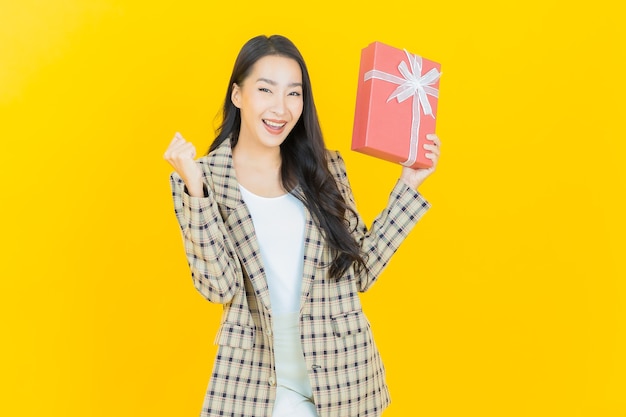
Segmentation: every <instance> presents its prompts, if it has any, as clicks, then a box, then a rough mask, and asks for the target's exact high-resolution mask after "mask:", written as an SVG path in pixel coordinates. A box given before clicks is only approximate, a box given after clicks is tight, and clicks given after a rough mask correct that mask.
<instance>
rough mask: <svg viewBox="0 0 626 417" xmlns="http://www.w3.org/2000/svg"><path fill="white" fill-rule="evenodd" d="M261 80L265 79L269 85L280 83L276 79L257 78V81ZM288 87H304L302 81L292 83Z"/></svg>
mask: <svg viewBox="0 0 626 417" xmlns="http://www.w3.org/2000/svg"><path fill="white" fill-rule="evenodd" d="M259 81H263V82H265V83H268V84H269V85H277V84H278V83H277V82H276V81H274V80H270V79H269V78H259V79H258V80H256V82H257V83H258V82H259ZM287 87H302V83H291V84H289V85H288V86H287Z"/></svg>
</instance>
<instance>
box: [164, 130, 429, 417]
mask: <svg viewBox="0 0 626 417" xmlns="http://www.w3.org/2000/svg"><path fill="white" fill-rule="evenodd" d="M327 159H328V166H329V168H330V171H331V172H332V173H333V175H334V178H335V180H336V182H337V185H338V187H339V190H340V191H341V193H342V194H343V197H344V198H345V200H346V201H347V202H348V204H349V205H350V206H351V207H353V208H354V207H355V206H354V200H353V196H352V192H351V189H350V185H349V182H348V178H347V175H346V170H345V165H344V162H343V160H342V158H341V156H340V155H339V153H338V152H332V151H328V158H327ZM198 162H199V163H200V165H201V167H202V170H203V173H204V181H205V184H206V188H207V190H208V193H207V194H208V196H206V197H204V198H195V197H191V196H189V194H187V192H186V190H185V186H184V182H183V181H182V179H181V178H180V176H179V175H178V174H176V173H173V174H172V175H171V177H170V181H171V186H172V194H173V198H174V207H175V213H176V217H177V219H178V222H179V224H180V228H181V231H182V235H183V241H184V246H185V251H186V254H187V260H188V262H189V267H190V269H191V276H192V278H193V282H194V285H195V287H196V288H197V290H198V291H199V292H200V293H201V294H202V295H203V296H204V297H205V298H206V299H208V300H209V301H211V302H214V303H220V304H223V315H222V321H221V326H220V329H219V331H218V333H217V336H216V340H215V341H216V343H217V344H218V345H219V347H218V353H217V357H216V359H215V363H214V367H213V373H212V375H211V379H210V383H209V387H208V390H207V393H206V397H205V401H204V405H203V408H202V413H201V416H202V417H210V416H231V417H271V415H272V407H273V402H274V398H275V395H276V375H275V369H274V355H273V350H274V347H273V338H272V309H271V305H270V295H269V290H268V285H267V282H266V279H265V275H264V270H263V263H262V261H261V256H260V251H259V246H258V241H257V239H256V237H255V232H254V227H253V224H252V218H251V216H250V213H249V212H248V209H247V208H246V205H245V203H244V202H243V199H242V197H241V194H240V191H239V186H238V183H237V179H236V178H235V171H234V168H233V161H232V153H231V146H230V141H228V140H226V141H224V143H223V144H222V145H221V146H220V147H219V148H218V149H216V150H215V151H213V152H212V153H210V154H209V155H207V156H205V157H202V158H200V159H199V160H198ZM294 192H296V193H299V192H301V191H300V190H298V189H296V190H295V191H294ZM428 207H429V204H428V203H427V202H426V201H425V200H424V199H423V198H422V197H421V195H420V194H419V193H417V192H416V191H414V190H412V189H411V188H410V187H408V186H407V185H405V184H404V183H403V182H401V181H398V183H397V184H396V186H395V187H394V189H393V191H392V192H391V195H390V198H389V201H388V204H387V207H386V208H385V209H384V210H383V211H382V213H381V214H380V215H379V216H378V217H377V218H376V220H375V221H374V223H373V225H372V227H371V228H370V230H367V228H366V226H365V225H364V224H363V221H362V220H361V218H360V217H359V216H358V215H354V214H353V213H347V214H346V216H347V219H346V220H347V221H348V223H349V225H350V228H351V230H352V229H354V230H355V231H354V232H353V234H354V239H355V240H357V241H358V242H359V243H360V245H361V248H362V251H363V252H364V253H365V255H366V257H367V261H366V265H367V268H368V270H369V273H359V274H357V273H355V271H354V269H353V268H351V269H350V270H349V271H348V272H347V273H346V274H345V276H343V277H342V278H341V279H339V280H335V279H329V277H328V266H329V264H330V262H331V254H330V251H329V249H328V247H327V246H326V244H325V242H324V239H323V237H322V233H321V231H320V229H319V228H318V227H317V226H316V224H315V221H314V220H313V218H312V217H311V214H310V213H309V212H308V211H307V212H306V222H305V252H304V274H303V276H302V294H301V297H300V317H299V321H300V337H301V341H302V350H303V352H304V358H305V361H306V365H307V368H308V370H309V379H310V382H311V386H312V388H313V397H314V402H315V405H316V407H317V412H318V414H319V416H320V417H330V416H334V417H357V416H379V415H380V414H381V413H382V411H383V410H384V409H385V408H386V407H387V405H388V404H389V401H390V399H389V393H388V390H387V385H386V383H385V370H384V367H383V364H382V362H381V359H380V355H379V353H378V350H377V348H376V345H375V344H374V339H373V337H372V332H371V329H370V325H369V322H368V321H367V319H366V317H365V315H364V314H363V311H362V310H361V303H360V300H359V296H358V292H360V291H366V290H367V289H368V288H370V286H371V285H372V284H373V283H374V282H375V281H376V279H377V277H378V276H379V274H380V272H381V271H382V270H383V268H385V266H386V265H387V262H388V261H389V259H390V258H391V256H392V255H393V253H394V252H395V251H396V249H397V248H398V246H399V245H400V243H401V242H402V241H403V240H404V238H405V237H406V236H407V234H408V233H409V231H410V230H411V229H412V227H413V226H414V224H415V223H416V222H417V221H418V220H419V218H420V217H421V216H422V215H423V214H424V213H425V212H426V210H427V209H428Z"/></svg>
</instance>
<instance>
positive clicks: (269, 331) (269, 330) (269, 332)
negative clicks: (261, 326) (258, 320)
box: [265, 329, 272, 337]
mask: <svg viewBox="0 0 626 417" xmlns="http://www.w3.org/2000/svg"><path fill="white" fill-rule="evenodd" d="M265 334H267V335H268V336H270V337H271V336H272V329H267V330H266V331H265Z"/></svg>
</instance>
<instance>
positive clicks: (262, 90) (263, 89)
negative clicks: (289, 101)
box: [259, 87, 271, 93]
mask: <svg viewBox="0 0 626 417" xmlns="http://www.w3.org/2000/svg"><path fill="white" fill-rule="evenodd" d="M259 91H261V92H263V93H271V91H270V89H269V88H265V87H259Z"/></svg>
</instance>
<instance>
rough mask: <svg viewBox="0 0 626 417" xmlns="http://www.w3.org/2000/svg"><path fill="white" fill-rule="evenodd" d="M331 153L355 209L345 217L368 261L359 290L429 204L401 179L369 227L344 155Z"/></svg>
mask: <svg viewBox="0 0 626 417" xmlns="http://www.w3.org/2000/svg"><path fill="white" fill-rule="evenodd" d="M328 156H329V168H330V170H331V172H332V173H333V175H334V176H335V180H336V183H337V186H338V187H339V190H340V192H341V193H342V195H343V197H344V199H345V201H346V203H347V204H348V206H349V207H350V208H352V210H353V211H354V212H353V213H352V212H350V211H348V212H347V213H346V219H347V221H348V224H349V227H350V230H351V231H352V234H353V236H354V238H355V239H356V240H357V242H359V245H360V247H361V252H362V253H363V256H364V259H365V265H366V270H361V271H359V273H358V274H357V275H356V276H355V278H356V281H357V286H358V289H359V291H367V290H368V289H369V288H370V287H371V286H372V285H373V284H374V282H376V280H377V279H378V276H379V275H380V273H381V272H382V271H383V270H384V269H385V267H386V266H387V264H388V262H389V260H390V259H391V256H392V255H393V254H394V253H395V252H396V251H397V250H398V248H399V247H400V244H401V243H402V242H403V241H404V239H405V238H406V237H407V236H408V234H409V232H410V231H411V230H412V229H413V226H415V224H416V223H417V222H418V220H419V219H420V218H421V217H422V216H423V215H424V213H426V211H427V210H428V209H429V208H430V204H429V203H428V202H427V201H426V200H425V199H424V198H423V197H422V196H421V194H420V193H418V192H417V191H415V190H413V189H412V188H411V187H409V186H408V185H407V184H405V183H404V182H403V181H400V180H398V182H397V183H396V185H395V187H394V188H393V190H392V191H391V194H390V195H389V200H388V202H387V206H386V207H385V209H384V210H383V211H382V212H381V213H380V214H379V215H378V216H377V217H376V219H375V220H374V222H373V223H372V226H371V227H370V228H369V229H368V228H367V226H366V225H365V224H364V223H363V219H362V218H361V216H360V215H359V214H358V212H357V210H356V204H355V202H354V196H353V194H352V189H351V188H350V182H349V181H348V175H347V173H346V167H345V163H344V161H343V158H342V157H341V155H340V154H339V152H329V154H328Z"/></svg>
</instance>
